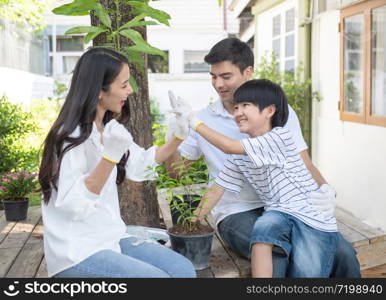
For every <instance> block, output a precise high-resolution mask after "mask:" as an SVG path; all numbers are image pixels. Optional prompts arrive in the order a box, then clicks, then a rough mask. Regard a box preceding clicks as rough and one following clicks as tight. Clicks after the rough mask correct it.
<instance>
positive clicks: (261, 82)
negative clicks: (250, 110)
mask: <svg viewBox="0 0 386 300" xmlns="http://www.w3.org/2000/svg"><path fill="white" fill-rule="evenodd" d="M233 101H234V103H241V102H250V103H253V104H254V105H256V106H257V107H258V108H259V109H260V111H262V110H263V109H264V108H266V107H268V106H270V105H275V107H276V111H275V114H274V115H273V116H272V119H271V125H272V128H274V127H277V126H280V127H283V126H284V125H285V124H286V123H287V120H288V101H287V97H286V95H285V93H284V91H283V89H282V88H281V87H280V85H278V84H276V83H274V82H272V81H270V80H268V79H253V80H249V81H247V82H245V83H244V84H242V85H241V86H240V87H239V88H238V89H237V90H236V92H235V94H234V99H233Z"/></svg>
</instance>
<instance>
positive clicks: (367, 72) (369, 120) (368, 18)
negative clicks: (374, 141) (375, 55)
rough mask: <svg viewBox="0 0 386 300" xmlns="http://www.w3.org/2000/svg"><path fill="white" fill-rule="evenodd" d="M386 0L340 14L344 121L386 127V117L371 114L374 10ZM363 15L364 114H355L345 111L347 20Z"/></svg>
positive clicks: (342, 11) (351, 7)
mask: <svg viewBox="0 0 386 300" xmlns="http://www.w3.org/2000/svg"><path fill="white" fill-rule="evenodd" d="M385 5H386V0H371V1H370V0H368V1H365V2H360V3H357V4H353V5H351V6H348V7H345V8H343V9H342V10H341V14H340V101H339V110H340V119H341V120H342V121H349V122H357V123H363V124H369V125H378V126H384V127H386V116H376V115H372V114H371V108H372V106H371V104H372V98H371V97H372V95H371V92H372V85H371V84H372V38H370V39H369V38H366V36H372V28H371V26H372V10H373V9H377V8H379V7H382V6H385ZM358 14H361V15H363V18H364V34H363V37H362V39H363V40H362V43H363V53H364V55H363V58H362V59H363V62H362V65H363V83H362V84H363V91H364V93H363V100H362V101H363V102H362V106H363V112H362V114H354V113H350V112H346V111H345V110H344V109H345V107H344V105H345V103H344V102H345V101H344V96H345V94H344V83H345V81H344V75H345V73H344V71H345V50H346V49H345V38H344V32H345V18H348V17H352V16H355V15H358Z"/></svg>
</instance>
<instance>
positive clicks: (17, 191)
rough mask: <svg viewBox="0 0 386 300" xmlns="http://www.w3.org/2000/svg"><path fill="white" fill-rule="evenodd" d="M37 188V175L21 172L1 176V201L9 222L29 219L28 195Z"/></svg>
mask: <svg viewBox="0 0 386 300" xmlns="http://www.w3.org/2000/svg"><path fill="white" fill-rule="evenodd" d="M36 187H37V181H36V174H31V173H28V172H26V171H19V172H14V173H7V174H4V175H2V176H1V179H0V199H1V200H2V203H3V205H4V211H5V218H6V220H7V221H21V220H25V219H26V218H27V211H28V200H29V199H28V195H29V194H30V193H32V192H33V191H35V189H36Z"/></svg>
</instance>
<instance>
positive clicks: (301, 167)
mask: <svg viewBox="0 0 386 300" xmlns="http://www.w3.org/2000/svg"><path fill="white" fill-rule="evenodd" d="M241 144H242V145H243V147H244V150H245V152H246V155H236V154H232V155H229V157H228V159H227V161H226V163H225V165H224V168H223V170H222V171H221V172H220V174H219V175H218V177H217V178H216V180H215V182H216V184H217V185H219V186H220V187H222V188H224V189H225V190H228V191H231V192H236V193H239V192H240V190H241V189H242V187H243V185H244V183H245V180H248V181H249V182H250V183H251V185H252V186H253V187H254V188H255V190H256V192H257V193H258V195H259V196H260V198H261V199H262V200H263V201H264V204H265V210H278V211H282V212H284V213H287V214H290V215H292V216H294V217H296V218H298V219H300V220H301V221H303V222H304V223H306V224H307V225H309V226H311V227H313V228H315V229H318V230H321V231H337V225H336V220H335V218H334V217H328V218H325V217H324V216H323V214H322V213H321V212H320V211H317V210H315V209H313V208H312V207H311V205H310V204H309V203H308V195H309V193H310V192H312V191H316V190H318V184H317V183H316V182H315V180H314V179H313V178H312V176H311V173H310V172H309V170H308V169H307V168H306V166H305V164H304V162H303V160H302V158H301V157H300V155H299V153H298V152H297V150H296V145H295V142H294V140H293V138H292V135H291V132H290V131H289V130H288V129H285V128H282V127H275V128H273V129H272V130H271V131H270V132H268V133H266V134H264V135H262V136H257V137H253V138H246V139H243V140H241Z"/></svg>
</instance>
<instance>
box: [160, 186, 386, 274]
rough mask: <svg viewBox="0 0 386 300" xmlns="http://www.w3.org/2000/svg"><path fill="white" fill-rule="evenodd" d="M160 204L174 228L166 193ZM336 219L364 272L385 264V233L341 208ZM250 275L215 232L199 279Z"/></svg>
mask: <svg viewBox="0 0 386 300" xmlns="http://www.w3.org/2000/svg"><path fill="white" fill-rule="evenodd" d="M197 187H198V188H199V187H200V186H199V185H198V186H197ZM158 203H159V205H160V209H161V213H162V217H163V219H164V222H165V225H166V227H167V228H169V227H171V226H172V221H171V216H170V209H169V206H168V204H167V203H166V193H165V191H164V190H160V191H159V192H158ZM335 216H336V218H337V221H338V227H339V231H340V232H341V233H342V235H343V236H344V237H345V238H346V239H347V240H348V241H349V242H350V243H352V245H353V246H354V248H355V250H356V251H357V257H358V260H359V263H360V267H361V270H365V269H369V268H373V267H376V266H380V265H384V264H386V233H385V232H383V231H381V230H378V229H374V228H372V227H370V226H368V225H367V224H365V223H363V222H361V221H359V220H358V219H356V218H355V217H354V216H352V215H351V214H349V213H348V212H346V211H344V210H343V209H341V208H339V207H337V208H336V210H335ZM208 219H209V220H208V221H209V223H210V225H211V226H212V227H213V228H215V224H214V222H213V220H212V219H211V218H208ZM250 274H251V268H250V263H249V261H248V260H246V259H244V258H242V257H240V256H239V255H237V254H236V253H234V252H233V251H232V250H230V249H229V248H228V247H227V246H226V245H225V243H224V242H223V241H222V239H221V237H220V235H219V234H218V233H217V232H216V234H215V236H214V239H213V245H212V254H211V258H210V267H209V268H208V270H204V271H200V272H199V275H200V276H201V277H228V278H229V277H248V276H250Z"/></svg>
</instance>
